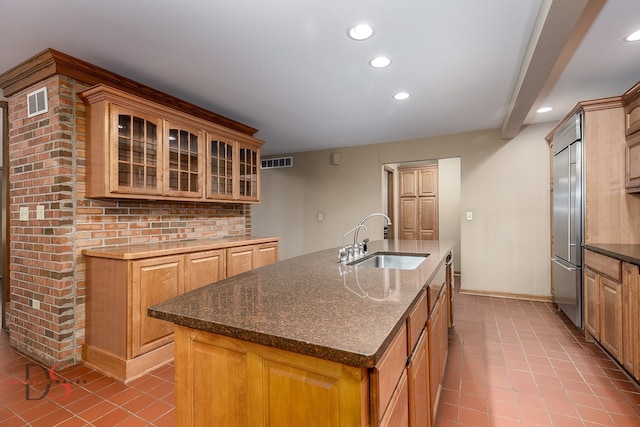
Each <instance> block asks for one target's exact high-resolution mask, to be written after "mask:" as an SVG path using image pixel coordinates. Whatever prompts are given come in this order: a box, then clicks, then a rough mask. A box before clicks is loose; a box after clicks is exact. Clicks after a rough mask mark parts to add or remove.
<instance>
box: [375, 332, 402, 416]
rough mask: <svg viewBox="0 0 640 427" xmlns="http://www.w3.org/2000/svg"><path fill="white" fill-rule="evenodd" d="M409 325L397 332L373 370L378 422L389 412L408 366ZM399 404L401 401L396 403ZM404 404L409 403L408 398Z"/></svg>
mask: <svg viewBox="0 0 640 427" xmlns="http://www.w3.org/2000/svg"><path fill="white" fill-rule="evenodd" d="M407 356H408V354H407V327H406V325H405V326H403V327H402V329H401V330H400V331H399V332H398V333H397V334H396V336H395V338H394V340H393V342H392V343H391V345H390V346H389V348H388V349H387V351H386V352H385V354H384V355H383V356H382V358H381V359H380V362H378V364H377V365H376V366H375V368H373V370H372V372H371V413H372V418H373V419H374V420H376V423H381V422H382V420H383V417H384V416H385V414H386V413H388V412H389V406H391V402H392V397H393V395H394V394H396V392H397V388H398V382H399V380H400V377H401V376H402V375H403V374H404V371H405V367H406V366H407ZM395 404H396V405H399V404H400V403H397V402H396V403H395ZM402 404H404V405H405V406H407V408H408V405H409V402H408V400H407V399H405V400H404V401H403V402H402Z"/></svg>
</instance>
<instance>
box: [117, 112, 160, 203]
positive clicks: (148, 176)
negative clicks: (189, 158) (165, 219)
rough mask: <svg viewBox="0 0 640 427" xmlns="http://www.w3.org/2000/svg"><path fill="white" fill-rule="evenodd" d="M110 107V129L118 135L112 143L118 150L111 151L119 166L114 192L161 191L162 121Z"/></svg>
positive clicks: (146, 192)
mask: <svg viewBox="0 0 640 427" xmlns="http://www.w3.org/2000/svg"><path fill="white" fill-rule="evenodd" d="M111 109H112V111H111V113H112V117H113V118H114V120H113V121H112V129H111V132H112V135H113V138H117V142H115V143H114V144H112V146H113V147H117V150H113V151H112V153H111V167H116V168H117V173H113V174H112V176H111V178H112V182H111V189H112V191H115V192H124V193H137V194H139V193H143V194H159V193H160V191H161V188H160V180H159V178H158V177H159V176H160V174H161V172H162V171H161V167H162V165H161V162H160V160H159V159H160V155H161V154H160V153H161V147H160V139H159V136H160V134H161V133H160V129H161V124H160V120H159V119H158V118H155V117H150V116H147V115H144V114H142V113H138V112H136V111H133V110H129V109H126V108H122V107H119V106H117V105H112V108H111ZM114 157H115V158H114ZM114 172H116V171H114Z"/></svg>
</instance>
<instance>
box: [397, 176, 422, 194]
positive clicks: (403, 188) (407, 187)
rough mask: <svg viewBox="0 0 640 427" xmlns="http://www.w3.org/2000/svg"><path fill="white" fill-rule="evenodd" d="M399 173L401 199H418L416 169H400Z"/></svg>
mask: <svg viewBox="0 0 640 427" xmlns="http://www.w3.org/2000/svg"><path fill="white" fill-rule="evenodd" d="M398 172H399V173H400V197H417V196H418V183H417V181H416V171H415V170H414V169H409V170H402V169H399V170H398Z"/></svg>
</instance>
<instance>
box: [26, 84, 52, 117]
mask: <svg viewBox="0 0 640 427" xmlns="http://www.w3.org/2000/svg"><path fill="white" fill-rule="evenodd" d="M27 108H28V111H29V114H27V117H33V116H37V115H38V114H42V113H46V112H47V111H49V102H48V101H47V88H46V87H43V88H42V89H38V90H36V91H33V92H31V93H30V94H28V95H27Z"/></svg>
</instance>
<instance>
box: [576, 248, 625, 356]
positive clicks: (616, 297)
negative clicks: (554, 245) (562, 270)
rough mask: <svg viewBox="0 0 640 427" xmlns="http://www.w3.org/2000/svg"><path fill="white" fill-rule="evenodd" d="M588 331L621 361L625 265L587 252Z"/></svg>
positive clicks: (585, 255)
mask: <svg viewBox="0 0 640 427" xmlns="http://www.w3.org/2000/svg"><path fill="white" fill-rule="evenodd" d="M584 259H585V272H584V278H585V280H584V294H585V303H584V304H585V310H584V311H585V332H586V333H587V334H590V335H591V336H592V337H593V338H594V339H596V340H597V341H598V342H600V344H602V346H603V347H604V348H605V349H606V350H607V351H608V352H609V353H610V354H611V355H612V356H613V357H615V358H616V359H618V360H620V361H621V360H622V348H623V347H622V346H623V343H622V262H621V261H620V260H618V259H615V258H612V257H609V256H606V255H603V254H600V253H597V252H593V251H590V250H585V252H584Z"/></svg>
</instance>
